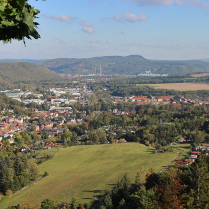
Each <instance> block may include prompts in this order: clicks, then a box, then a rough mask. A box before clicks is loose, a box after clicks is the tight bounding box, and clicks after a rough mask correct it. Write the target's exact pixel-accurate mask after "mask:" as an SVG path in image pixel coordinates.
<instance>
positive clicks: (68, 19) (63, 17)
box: [42, 14, 78, 22]
mask: <svg viewBox="0 0 209 209" xmlns="http://www.w3.org/2000/svg"><path fill="white" fill-rule="evenodd" d="M42 17H44V18H48V19H52V20H59V21H63V22H72V21H74V20H77V19H78V18H77V17H71V16H68V15H63V14H62V15H60V16H57V15H42Z"/></svg>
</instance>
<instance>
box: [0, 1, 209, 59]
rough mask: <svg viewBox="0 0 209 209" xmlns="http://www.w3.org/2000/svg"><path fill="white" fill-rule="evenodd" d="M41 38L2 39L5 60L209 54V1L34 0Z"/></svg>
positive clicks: (0, 46)
mask: <svg viewBox="0 0 209 209" xmlns="http://www.w3.org/2000/svg"><path fill="white" fill-rule="evenodd" d="M29 3H30V4H31V5H32V6H34V7H35V8H36V9H39V10H40V14H39V18H38V19H37V20H36V21H37V22H38V23H39V24H40V25H39V26H38V31H39V33H40V35H41V38H40V39H38V40H35V39H32V40H26V47H25V46H24V44H23V42H21V41H12V43H11V44H10V43H9V44H3V43H2V42H0V59H23V58H24V59H36V60H37V59H54V58H59V57H61V58H62V57H67V58H91V57H101V56H114V55H119V56H127V55H130V54H139V55H142V56H143V57H145V58H146V59H153V60H192V59H205V57H207V54H209V40H208V36H209V29H208V27H207V25H208V24H209V18H208V17H209V16H208V14H209V13H208V11H209V0H198V1H193V0H76V1H65V0H60V1H55V0H50V1H49V0H46V1H41V0H40V1H35V0H30V1H29Z"/></svg>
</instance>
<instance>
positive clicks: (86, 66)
mask: <svg viewBox="0 0 209 209" xmlns="http://www.w3.org/2000/svg"><path fill="white" fill-rule="evenodd" d="M36 64H37V65H39V66H43V67H46V68H49V69H50V70H52V71H54V72H56V73H64V74H72V75H75V74H80V75H81V74H84V75H88V74H93V73H95V68H96V72H97V74H99V70H100V64H101V67H102V74H104V75H113V74H122V75H137V74H138V73H140V72H144V71H145V70H148V69H151V70H152V72H154V73H159V74H161V73H163V74H169V75H186V74H190V73H197V72H209V62H206V61H202V60H185V61H163V60H162V61H159V60H148V59H145V58H144V57H142V56H140V55H130V56H126V57H122V56H105V57H94V58H85V59H84V58H83V59H76V58H58V59H51V60H46V61H41V62H37V63H36Z"/></svg>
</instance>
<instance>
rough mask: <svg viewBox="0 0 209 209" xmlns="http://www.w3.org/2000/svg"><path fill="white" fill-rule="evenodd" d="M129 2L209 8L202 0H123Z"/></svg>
mask: <svg viewBox="0 0 209 209" xmlns="http://www.w3.org/2000/svg"><path fill="white" fill-rule="evenodd" d="M123 1H125V2H129V3H135V4H137V5H138V6H168V5H177V6H179V5H186V6H199V7H200V8H202V9H209V3H207V2H205V1H204V0H123Z"/></svg>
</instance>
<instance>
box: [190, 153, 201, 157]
mask: <svg viewBox="0 0 209 209" xmlns="http://www.w3.org/2000/svg"><path fill="white" fill-rule="evenodd" d="M191 153H192V155H197V156H198V155H200V154H201V152H191Z"/></svg>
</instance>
